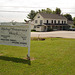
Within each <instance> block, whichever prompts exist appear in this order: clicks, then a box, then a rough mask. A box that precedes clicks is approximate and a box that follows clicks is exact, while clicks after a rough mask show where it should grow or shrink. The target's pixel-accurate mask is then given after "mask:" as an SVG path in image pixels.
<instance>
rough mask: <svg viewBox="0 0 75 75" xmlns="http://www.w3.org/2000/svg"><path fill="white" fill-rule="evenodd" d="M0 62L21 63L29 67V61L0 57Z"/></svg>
mask: <svg viewBox="0 0 75 75" xmlns="http://www.w3.org/2000/svg"><path fill="white" fill-rule="evenodd" d="M0 60H5V61H12V62H16V63H23V64H28V65H31V61H30V60H26V59H22V58H16V57H8V56H0Z"/></svg>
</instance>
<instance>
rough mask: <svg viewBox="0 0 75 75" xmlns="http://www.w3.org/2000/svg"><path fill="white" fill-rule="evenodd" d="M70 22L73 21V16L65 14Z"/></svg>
mask: <svg viewBox="0 0 75 75" xmlns="http://www.w3.org/2000/svg"><path fill="white" fill-rule="evenodd" d="M64 16H65V17H66V18H67V19H68V20H70V21H72V16H71V15H70V14H65V15H64Z"/></svg>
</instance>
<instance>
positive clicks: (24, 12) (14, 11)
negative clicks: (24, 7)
mask: <svg viewBox="0 0 75 75" xmlns="http://www.w3.org/2000/svg"><path fill="white" fill-rule="evenodd" d="M0 12H18V13H29V12H28V11H27V12H26V11H5V10H0Z"/></svg>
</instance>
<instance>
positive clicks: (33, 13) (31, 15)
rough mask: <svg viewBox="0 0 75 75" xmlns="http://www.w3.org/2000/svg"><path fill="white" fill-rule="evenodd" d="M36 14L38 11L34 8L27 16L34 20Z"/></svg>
mask: <svg viewBox="0 0 75 75" xmlns="http://www.w3.org/2000/svg"><path fill="white" fill-rule="evenodd" d="M36 14H37V12H35V11H34V10H31V11H30V13H29V14H28V16H27V18H28V19H31V20H33V18H34V17H35V15H36Z"/></svg>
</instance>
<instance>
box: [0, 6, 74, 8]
mask: <svg viewBox="0 0 75 75" xmlns="http://www.w3.org/2000/svg"><path fill="white" fill-rule="evenodd" d="M0 7H16V8H21V7H23V8H56V7H38V6H37V7H34V6H33V7H32V6H0ZM61 9H75V8H62V7H61Z"/></svg>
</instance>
